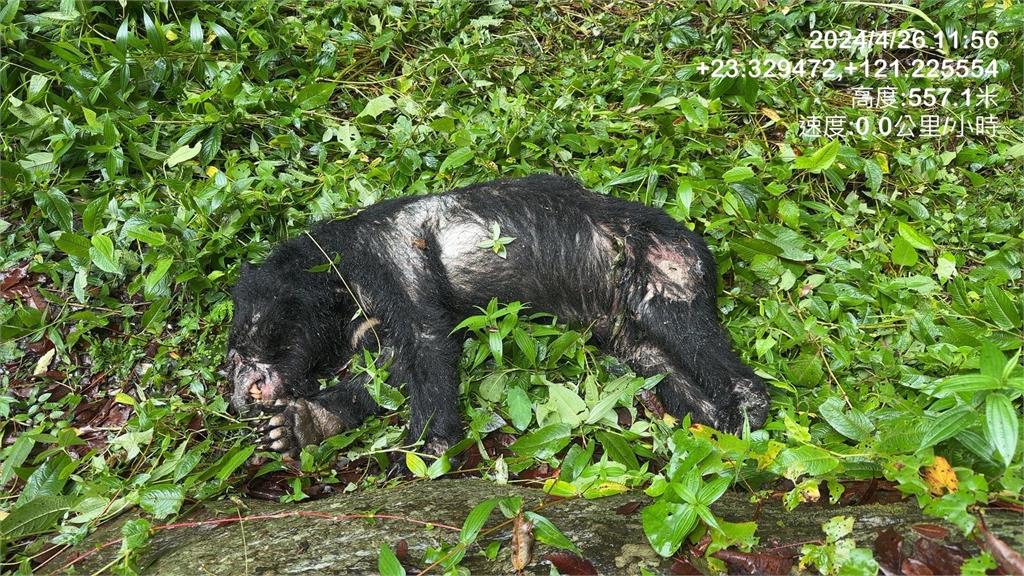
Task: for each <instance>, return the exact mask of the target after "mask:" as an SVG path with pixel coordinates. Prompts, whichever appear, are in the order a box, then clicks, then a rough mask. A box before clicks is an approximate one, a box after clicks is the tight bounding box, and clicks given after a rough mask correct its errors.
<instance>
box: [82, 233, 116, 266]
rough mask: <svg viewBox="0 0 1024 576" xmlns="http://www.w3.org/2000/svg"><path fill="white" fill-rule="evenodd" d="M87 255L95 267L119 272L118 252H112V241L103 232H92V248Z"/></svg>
mask: <svg viewBox="0 0 1024 576" xmlns="http://www.w3.org/2000/svg"><path fill="white" fill-rule="evenodd" d="M89 257H90V258H91V259H92V263H93V264H95V265H96V267H97V268H99V269H100V270H103V271H104V272H110V273H111V274H120V273H121V264H120V262H119V258H118V254H117V253H116V252H114V242H113V241H112V240H111V239H110V238H108V237H107V236H105V235H103V234H93V237H92V248H90V249H89Z"/></svg>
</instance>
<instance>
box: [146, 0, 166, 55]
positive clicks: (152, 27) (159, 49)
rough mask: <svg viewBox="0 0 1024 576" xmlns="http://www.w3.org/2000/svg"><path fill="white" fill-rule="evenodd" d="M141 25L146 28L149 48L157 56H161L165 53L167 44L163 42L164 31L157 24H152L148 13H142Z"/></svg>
mask: <svg viewBox="0 0 1024 576" xmlns="http://www.w3.org/2000/svg"><path fill="white" fill-rule="evenodd" d="M142 23H143V26H144V27H145V28H146V38H147V39H148V40H149V46H150V48H152V49H153V51H154V52H156V53H157V54H163V53H164V52H166V51H167V43H166V42H165V41H164V31H163V28H162V27H161V26H160V23H159V22H154V21H153V19H152V18H150V17H149V12H147V11H145V10H143V11H142Z"/></svg>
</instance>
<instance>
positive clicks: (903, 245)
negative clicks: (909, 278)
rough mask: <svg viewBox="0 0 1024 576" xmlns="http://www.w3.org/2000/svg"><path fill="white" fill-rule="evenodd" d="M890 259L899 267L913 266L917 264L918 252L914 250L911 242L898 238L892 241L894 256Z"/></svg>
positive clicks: (891, 255)
mask: <svg viewBox="0 0 1024 576" xmlns="http://www.w3.org/2000/svg"><path fill="white" fill-rule="evenodd" d="M889 258H890V259H891V260H892V263H893V264H896V265H897V266H913V265H914V264H917V259H918V257H917V250H914V247H913V246H911V245H910V242H907V241H906V240H904V239H903V238H902V237H901V236H897V237H895V238H893V240H892V254H890V255H889Z"/></svg>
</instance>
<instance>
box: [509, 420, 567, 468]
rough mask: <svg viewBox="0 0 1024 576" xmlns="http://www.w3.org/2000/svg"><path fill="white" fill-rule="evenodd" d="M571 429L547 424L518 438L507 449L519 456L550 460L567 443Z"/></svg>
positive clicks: (561, 424)
mask: <svg viewBox="0 0 1024 576" xmlns="http://www.w3.org/2000/svg"><path fill="white" fill-rule="evenodd" d="M571 431H572V428H570V427H569V425H568V424H563V423H558V424H549V425H547V426H544V427H543V428H540V429H538V430H535V431H533V432H530V433H529V434H527V435H525V436H522V437H520V438H519V439H518V440H516V441H515V442H513V443H512V445H511V446H509V449H510V450H512V451H513V452H515V453H516V454H519V455H521V456H532V457H534V458H538V459H541V460H543V459H545V458H550V457H551V456H553V455H554V454H555V453H556V452H558V451H559V450H561V449H562V448H563V447H565V445H566V444H568V443H569V433H570V432H571Z"/></svg>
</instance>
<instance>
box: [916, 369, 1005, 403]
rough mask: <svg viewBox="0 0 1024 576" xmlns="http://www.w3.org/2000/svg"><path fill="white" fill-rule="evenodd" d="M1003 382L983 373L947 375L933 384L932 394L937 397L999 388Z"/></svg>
mask: <svg viewBox="0 0 1024 576" xmlns="http://www.w3.org/2000/svg"><path fill="white" fill-rule="evenodd" d="M1002 388H1003V384H1002V383H1001V382H1000V381H999V380H998V379H997V378H995V377H993V376H988V375H985V374H956V375H954V376H947V377H945V378H943V379H942V380H941V381H940V382H938V383H936V384H934V392H933V394H934V395H935V396H937V397H939V398H942V397H945V396H949V395H950V394H963V393H967V392H981V391H983V390H1000V389H1002Z"/></svg>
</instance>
